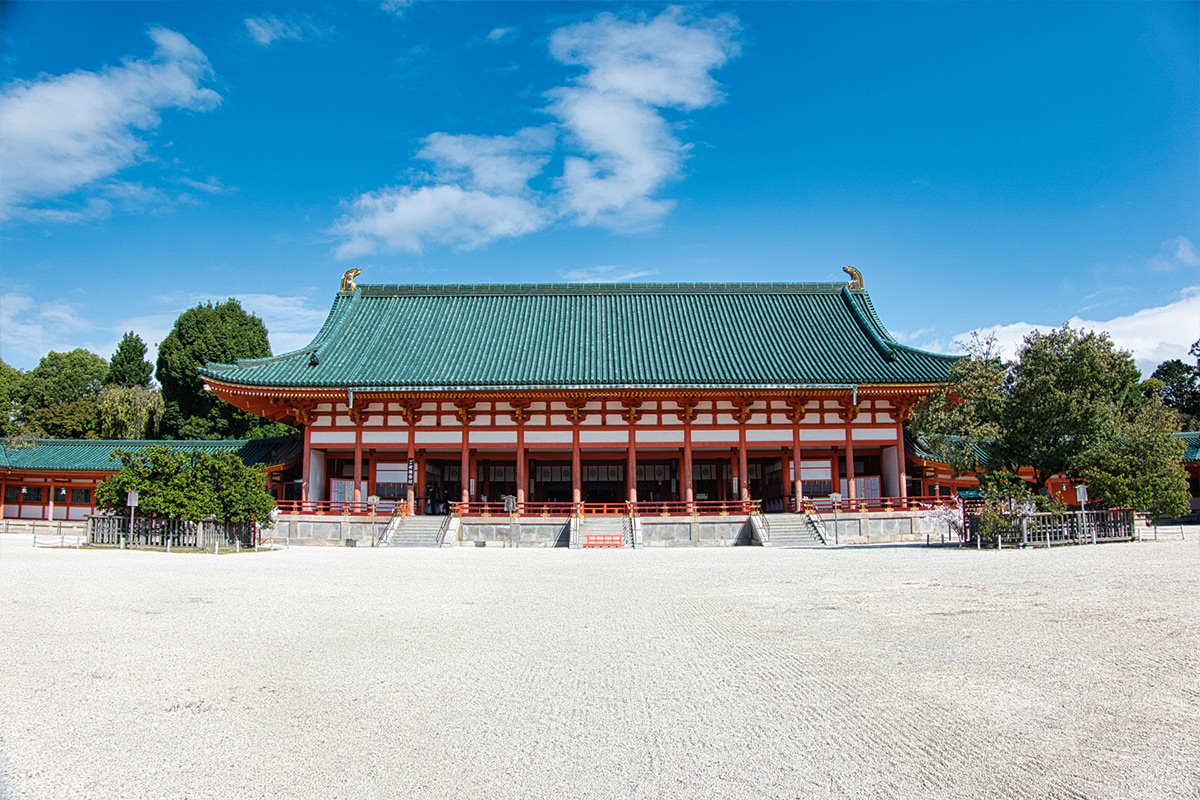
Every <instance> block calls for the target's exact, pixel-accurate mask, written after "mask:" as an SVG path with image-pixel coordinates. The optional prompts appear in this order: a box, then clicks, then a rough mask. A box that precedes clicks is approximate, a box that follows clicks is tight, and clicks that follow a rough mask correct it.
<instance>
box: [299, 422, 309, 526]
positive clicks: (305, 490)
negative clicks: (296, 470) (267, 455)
mask: <svg viewBox="0 0 1200 800" xmlns="http://www.w3.org/2000/svg"><path fill="white" fill-rule="evenodd" d="M301 458H302V459H303V460H304V463H302V464H301V465H300V478H301V480H300V501H301V506H300V508H301V510H304V506H303V504H304V503H307V502H308V498H309V496H310V493H311V488H310V486H309V479H310V474H311V472H312V426H311V425H309V424H308V423H305V425H304V455H303V456H301Z"/></svg>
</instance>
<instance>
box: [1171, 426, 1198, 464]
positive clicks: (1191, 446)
mask: <svg viewBox="0 0 1200 800" xmlns="http://www.w3.org/2000/svg"><path fill="white" fill-rule="evenodd" d="M1175 435H1176V436H1178V437H1179V438H1180V439H1183V443H1184V444H1186V445H1187V450H1185V451H1184V453H1183V460H1184V461H1200V431H1184V432H1183V433H1177V434H1175Z"/></svg>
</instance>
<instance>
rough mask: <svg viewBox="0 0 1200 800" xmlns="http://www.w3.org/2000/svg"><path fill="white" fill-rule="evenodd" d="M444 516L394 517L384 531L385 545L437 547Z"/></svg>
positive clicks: (444, 522)
mask: <svg viewBox="0 0 1200 800" xmlns="http://www.w3.org/2000/svg"><path fill="white" fill-rule="evenodd" d="M445 524H446V517H425V516H419V517H396V518H395V519H394V520H393V521H392V523H390V524H389V525H388V528H387V530H386V531H385V532H384V540H383V542H382V544H384V545H385V546H387V547H437V546H438V545H439V544H440V542H439V541H438V535H439V534H440V533H441V531H442V526H443V525H445Z"/></svg>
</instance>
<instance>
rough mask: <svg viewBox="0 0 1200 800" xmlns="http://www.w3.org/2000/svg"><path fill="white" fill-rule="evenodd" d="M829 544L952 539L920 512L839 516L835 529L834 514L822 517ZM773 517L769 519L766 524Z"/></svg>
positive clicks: (945, 529) (941, 526)
mask: <svg viewBox="0 0 1200 800" xmlns="http://www.w3.org/2000/svg"><path fill="white" fill-rule="evenodd" d="M822 518H823V519H824V520H825V530H827V531H828V532H829V534H830V539H831V540H832V541H830V544H834V543H835V542H836V543H837V544H840V545H852V544H886V543H888V542H924V541H925V540H926V537H927V536H928V537H929V538H930V539H931V540H933V541H941V539H942V537H943V536H947V537H948V536H949V534H948V531H947V528H946V524H945V523H944V522H935V521H934V520H931V519H929V518H927V517H925V516H924V515H922V514H921V512H896V511H893V512H887V513H874V514H869V513H868V514H838V516H837V525H836V533H837V535H836V537H835V536H834V531H835V526H834V517H833V515H832V514H823V515H822ZM770 519H771V517H770V516H769V515H768V516H767V520H768V521H769V520H770Z"/></svg>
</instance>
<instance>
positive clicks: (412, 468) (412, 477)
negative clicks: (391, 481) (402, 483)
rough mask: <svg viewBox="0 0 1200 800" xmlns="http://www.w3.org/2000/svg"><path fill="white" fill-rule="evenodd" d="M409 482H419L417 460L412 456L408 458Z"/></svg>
mask: <svg viewBox="0 0 1200 800" xmlns="http://www.w3.org/2000/svg"><path fill="white" fill-rule="evenodd" d="M408 482H409V484H410V485H412V484H416V482H417V462H416V460H415V459H412V458H410V459H409V460H408Z"/></svg>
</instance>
